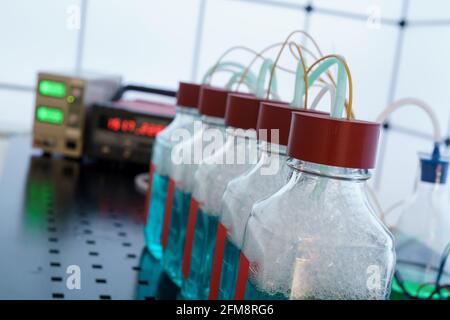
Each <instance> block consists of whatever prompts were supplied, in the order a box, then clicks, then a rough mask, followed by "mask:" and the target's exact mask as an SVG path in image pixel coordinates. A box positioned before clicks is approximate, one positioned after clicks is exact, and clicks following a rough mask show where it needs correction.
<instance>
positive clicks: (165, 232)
mask: <svg viewBox="0 0 450 320" xmlns="http://www.w3.org/2000/svg"><path fill="white" fill-rule="evenodd" d="M174 192H175V181H174V180H172V179H169V187H168V190H167V198H166V206H165V208H164V222H163V229H162V234H161V244H162V247H163V249H166V245H167V239H168V238H169V228H170V220H171V218H172V206H173V194H174Z"/></svg>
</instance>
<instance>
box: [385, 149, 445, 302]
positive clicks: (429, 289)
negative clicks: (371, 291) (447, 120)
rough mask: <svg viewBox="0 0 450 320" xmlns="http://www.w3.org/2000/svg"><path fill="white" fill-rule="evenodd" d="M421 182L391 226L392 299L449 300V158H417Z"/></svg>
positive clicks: (436, 154) (422, 156)
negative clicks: (394, 256)
mask: <svg viewBox="0 0 450 320" xmlns="http://www.w3.org/2000/svg"><path fill="white" fill-rule="evenodd" d="M420 169H421V170H420V179H419V181H418V184H417V186H416V189H415V191H414V193H413V194H412V195H411V196H410V197H409V198H408V199H407V200H406V201H405V202H404V204H403V205H402V206H400V207H399V208H398V209H397V210H398V211H397V213H399V214H400V218H399V220H398V221H397V223H396V224H395V226H394V227H392V232H393V233H394V236H395V239H396V252H397V267H396V274H395V280H396V281H395V282H394V285H393V295H392V298H393V299H399V298H400V299H404V298H421V299H448V298H450V292H449V291H448V289H446V288H448V287H449V285H450V262H449V261H447V260H449V259H448V255H449V250H450V214H449V213H450V201H449V198H448V197H449V194H448V193H449V190H448V185H447V171H448V159H447V158H443V157H441V156H440V154H439V148H438V147H437V146H436V147H435V149H434V152H433V154H432V155H431V156H430V155H426V154H421V155H420Z"/></svg>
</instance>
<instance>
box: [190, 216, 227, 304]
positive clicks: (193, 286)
mask: <svg viewBox="0 0 450 320" xmlns="http://www.w3.org/2000/svg"><path fill="white" fill-rule="evenodd" d="M218 225H219V218H218V217H217V216H212V215H209V214H205V213H204V212H203V211H202V210H199V211H198V215H197V222H196V225H195V232H194V239H193V243H192V256H191V265H190V268H189V276H188V278H187V279H185V281H184V282H183V287H182V296H183V298H184V299H196V300H206V299H208V296H209V284H210V281H211V272H212V261H213V255H214V248H215V242H216V241H215V240H216V236H217V227H218Z"/></svg>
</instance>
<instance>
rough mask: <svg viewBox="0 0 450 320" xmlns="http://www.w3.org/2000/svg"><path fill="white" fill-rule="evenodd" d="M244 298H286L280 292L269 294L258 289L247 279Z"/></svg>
mask: <svg viewBox="0 0 450 320" xmlns="http://www.w3.org/2000/svg"><path fill="white" fill-rule="evenodd" d="M245 300H288V299H287V297H286V296H285V295H284V294H282V293H276V294H270V293H267V292H264V291H262V290H260V289H258V288H257V287H256V286H255V285H254V284H253V283H252V282H251V281H250V280H247V287H246V290H245Z"/></svg>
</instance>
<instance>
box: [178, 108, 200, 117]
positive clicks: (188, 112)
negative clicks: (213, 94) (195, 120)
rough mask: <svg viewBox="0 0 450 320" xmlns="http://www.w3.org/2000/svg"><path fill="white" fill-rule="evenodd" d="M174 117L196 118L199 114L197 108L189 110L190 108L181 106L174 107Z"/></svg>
mask: <svg viewBox="0 0 450 320" xmlns="http://www.w3.org/2000/svg"><path fill="white" fill-rule="evenodd" d="M175 111H176V115H177V116H178V115H190V116H193V117H198V116H199V112H198V109H197V108H191V107H184V106H181V105H178V106H176V107H175Z"/></svg>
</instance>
